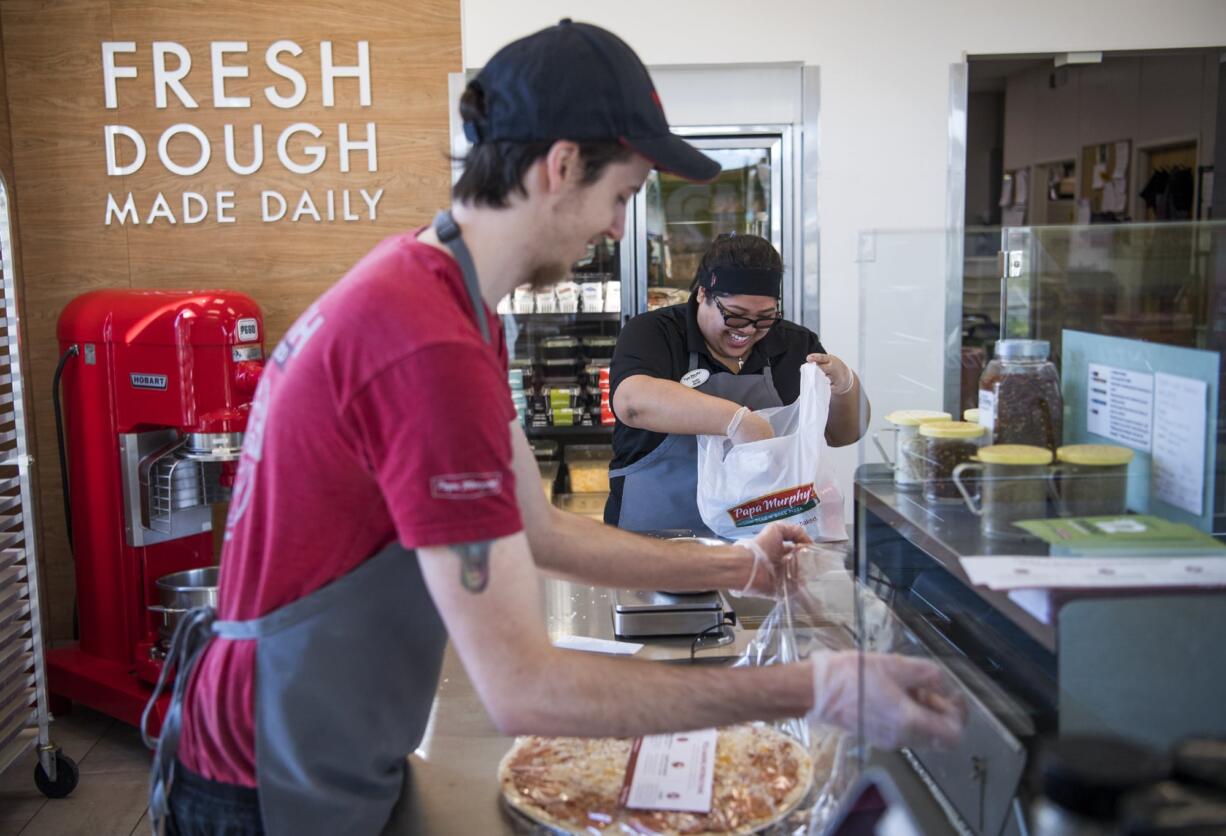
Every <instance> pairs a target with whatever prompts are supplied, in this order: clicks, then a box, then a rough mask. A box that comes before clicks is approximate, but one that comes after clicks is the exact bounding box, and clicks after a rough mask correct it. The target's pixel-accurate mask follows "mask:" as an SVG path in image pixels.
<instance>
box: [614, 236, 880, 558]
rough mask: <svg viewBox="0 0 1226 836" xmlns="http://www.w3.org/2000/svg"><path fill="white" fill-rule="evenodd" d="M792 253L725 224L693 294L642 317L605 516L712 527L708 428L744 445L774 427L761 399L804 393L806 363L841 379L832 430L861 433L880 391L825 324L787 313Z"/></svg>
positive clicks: (621, 346) (628, 332) (617, 372)
mask: <svg viewBox="0 0 1226 836" xmlns="http://www.w3.org/2000/svg"><path fill="white" fill-rule="evenodd" d="M782 280H783V259H781V258H780V256H779V253H778V252H776V250H775V248H774V247H773V246H772V245H771V243H770V242H769V241H767V240H766V239H764V238H760V237H758V236H756V235H721V236H720V237H719V238H717V239H716V240H715V241H714V242H713V243H712V244H711V247H710V249H708V250H707V252H706V253H705V254H704V255H703V258H702V261H701V262H700V263H699V266H698V271H697V274H696V275H695V278H694V284H693V287H692V292H691V294H690V299H689V301H688V302H687V303H685V304H682V305H673V306H671V307H667V308H660V309H658V310H654V311H649V312H648V313H645V314H641V315H639V316H637V317H635V318H634V319H632V320H630V321H629V322H628V323H627V324H626V327H625V328H624V329H622V332H621V336H619V337H618V340H617V348H616V350H615V351H614V354H613V365H612V368H611V369H610V375H609V376H610V385H611V394H610V398H611V402H612V406H613V412H614V414H615V416H616V418H617V424H616V426H615V427H614V429H613V462H612V464H611V466H610V470H609V477H610V493H609V501H608V504H607V505H606V506H605V522H606V523H609V524H610V525H616V526H618V527H620V528H625V529H629V530H631V531H654V530H660V529H678V528H687V529H690V530H692V531H694V532H695V533H700V534H705V533H709V529H708V528H707V527H706V525H705V524H704V523H703V521H702V517H701V516H700V515H699V513H698V504H697V499H696V494H697V486H698V464H697V450H698V446H697V439H696V436H698V435H726V436H728V437H729V438H730V439H732V441H733V443H736V444H743V443H745V442H749V441H758V440H760V439H763V438H770V437H771V435H772V432H771V426H770V423H769V422H768V421H767V420H766V419H764V418H762V417H760V416H758V415H755V414H754V413H753V412H751V410H757V409H765V408H767V407H772V406H783V405H786V404H790V403H792V402H793V401H795V400H796V397H797V396H798V395H799V393H800V367H801V364H803V363H805V362H813V363H817V365H818V366H819V367H820V368H821V369H822V371H823V372H825V373H826V375H827V376H828V377H829V378H830V383H831V393H832V396H831V403H830V418H829V421H828V422H827V424H826V440H827V441H828V442H829V443H830V444H831V445H833V446H842V445H846V444H853V443H855V442H856V441H857V440H859V438H860V436H861V435H863V433H864V429H865V427H867V425H868V414H869V410H868V401H867V399H866V398H865V396H864V394H863V392H862V391H861V388H860V382H859V380H858V379H857V378H856V375H855V373H854V372H852V371H851V369H849V368H848V367H847V364H846V363H844V362H843V361H842V360H840V359H839V358H838V357H836V356H834V355H833V354H827V353H826V350H825V349H824V348H823V347H822V344H821V342H819V341H818V339H817V335H816V334H814V333H813V332H812V331H810V330H809V329H807V328H804V327H802V326H800V325H796V324H795V323H792V322H788V321H786V320H785V319H783V317H782V314H781V312H780V310H779V290H780V286H781V284H782Z"/></svg>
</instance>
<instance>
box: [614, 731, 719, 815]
mask: <svg viewBox="0 0 1226 836" xmlns="http://www.w3.org/2000/svg"><path fill="white" fill-rule="evenodd" d="M715 738H716V730H715V729H703V730H702V731H693V732H680V733H678V734H652V735H648V736H646V737H640V738H638V739H637V740H635V741H634V747H633V748H632V749H631V750H630V763H629V764H628V765H627V766H626V784H625V786H623V788H622V799H621V802H622V806H623V807H628V808H630V809H633V810H670V811H677V810H679V811H682V812H686V813H709V812H711V787H712V784H713V782H714V779H715Z"/></svg>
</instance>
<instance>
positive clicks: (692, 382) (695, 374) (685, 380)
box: [681, 369, 711, 389]
mask: <svg viewBox="0 0 1226 836" xmlns="http://www.w3.org/2000/svg"><path fill="white" fill-rule="evenodd" d="M710 376H711V373H710V372H709V371H707V370H706V369H694V371H692V372H686V373H685V375H684V376H683V377H682V378H681V385H682V386H688V387H689V388H691V389H697V388H698V387H699V386H701V385H702V384H704V383H706V382H707V378H709V377H710Z"/></svg>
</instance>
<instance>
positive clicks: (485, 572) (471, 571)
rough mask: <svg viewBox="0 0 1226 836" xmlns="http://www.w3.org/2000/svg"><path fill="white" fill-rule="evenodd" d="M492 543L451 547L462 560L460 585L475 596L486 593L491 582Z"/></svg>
mask: <svg viewBox="0 0 1226 836" xmlns="http://www.w3.org/2000/svg"><path fill="white" fill-rule="evenodd" d="M490 542H491V541H489V540H482V541H480V542H478V543H457V544H456V545H454V546H451V547H450V548H451V550H452V551H453V552H455V553H456V554H457V555H458V556H459V558H460V583H461V584H463V585H464V588H465V589H467V590H468V591H469V592H471V593H473V594H474V595H476V594H479V593H481V592H483V591H485V587H486V586H487V585H489V582H490Z"/></svg>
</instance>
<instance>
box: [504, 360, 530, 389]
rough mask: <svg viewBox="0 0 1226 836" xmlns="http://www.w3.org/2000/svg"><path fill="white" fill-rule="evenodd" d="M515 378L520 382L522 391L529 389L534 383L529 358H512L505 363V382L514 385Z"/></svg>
mask: <svg viewBox="0 0 1226 836" xmlns="http://www.w3.org/2000/svg"><path fill="white" fill-rule="evenodd" d="M517 378H518V379H519V380H520V382H521V383H522V388H523V389H524V391H528V390H530V389H531V388H532V386H533V384H535V383H536V375H535V373H534V372H533V368H532V361H531V360H512V361H510V362H509V363H507V382H508V383H510V384H512V385H514V381H515V380H516V379H517Z"/></svg>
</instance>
